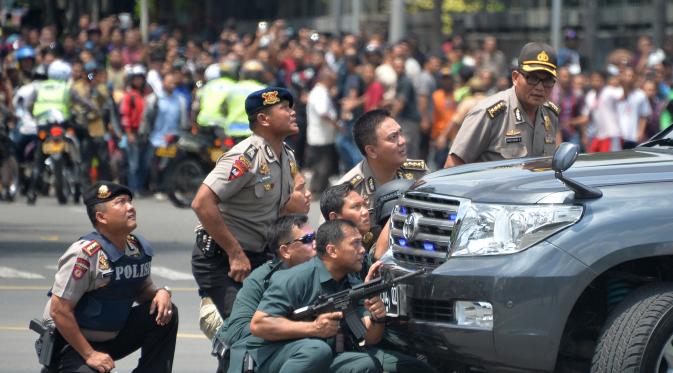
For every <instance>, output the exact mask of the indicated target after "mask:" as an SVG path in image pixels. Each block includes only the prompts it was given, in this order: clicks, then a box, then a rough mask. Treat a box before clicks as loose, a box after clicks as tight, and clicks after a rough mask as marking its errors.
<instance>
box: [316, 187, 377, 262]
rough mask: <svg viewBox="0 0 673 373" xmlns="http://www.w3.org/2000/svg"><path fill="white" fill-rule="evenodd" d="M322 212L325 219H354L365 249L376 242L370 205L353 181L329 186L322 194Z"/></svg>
mask: <svg viewBox="0 0 673 373" xmlns="http://www.w3.org/2000/svg"><path fill="white" fill-rule="evenodd" d="M320 212H321V214H322V217H323V218H324V219H325V221H327V220H335V219H345V220H350V221H352V222H353V223H354V224H355V225H356V226H357V228H358V231H359V232H360V234H361V235H362V244H363V246H364V247H365V250H369V248H370V247H371V245H372V244H373V243H374V240H373V238H374V234H373V233H372V232H370V229H371V225H370V218H369V206H368V205H367V204H366V203H365V200H364V198H362V196H361V195H360V194H359V193H358V192H356V191H355V189H354V187H353V185H352V184H351V183H342V184H337V185H333V186H331V187H329V188H327V190H325V192H323V193H322V194H321V195H320ZM365 274H366V272H365Z"/></svg>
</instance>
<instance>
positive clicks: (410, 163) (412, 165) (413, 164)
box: [402, 159, 427, 171]
mask: <svg viewBox="0 0 673 373" xmlns="http://www.w3.org/2000/svg"><path fill="white" fill-rule="evenodd" d="M402 168H404V169H406V170H417V171H425V170H426V169H427V167H426V165H425V161H424V160H422V159H407V160H406V161H405V162H404V164H403V165H402Z"/></svg>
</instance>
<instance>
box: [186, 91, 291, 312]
mask: <svg viewBox="0 0 673 373" xmlns="http://www.w3.org/2000/svg"><path fill="white" fill-rule="evenodd" d="M293 103H294V99H293V97H292V95H291V94H290V92H288V91H287V90H286V89H283V88H278V87H269V88H265V89H261V90H259V91H255V92H253V93H251V94H250V95H249V96H248V97H247V98H246V100H245V111H246V113H247V114H248V121H249V123H250V129H251V130H252V133H253V134H252V135H251V136H250V137H249V138H247V139H245V140H243V141H241V142H240V143H238V144H237V145H236V146H234V147H233V148H232V149H231V150H230V151H228V152H227V153H225V154H224V155H223V156H222V157H220V159H219V160H218V161H217V164H216V165H215V168H214V169H213V170H212V171H211V172H210V174H208V176H207V177H206V179H205V180H204V181H203V185H201V187H200V188H199V191H198V192H197V194H196V196H195V198H194V201H193V202H192V209H193V210H194V212H195V213H196V215H197V217H198V218H199V221H200V224H199V225H198V226H197V228H196V245H195V247H194V250H193V253H192V273H193V274H194V278H195V279H196V282H197V284H198V285H199V288H200V289H201V291H202V292H203V293H205V295H207V296H209V297H210V298H211V299H212V301H213V303H214V304H215V306H216V307H217V310H218V311H219V313H220V316H222V318H226V317H228V316H229V314H230V313H231V307H232V304H233V302H234V299H235V297H236V293H237V292H238V289H240V287H241V283H242V282H243V280H244V279H245V278H246V277H247V276H248V274H249V273H250V271H251V270H252V269H254V268H256V267H258V266H260V265H261V264H263V263H265V262H266V261H267V260H268V253H266V252H264V244H265V241H266V234H267V230H268V228H269V226H270V225H271V224H272V223H273V222H274V221H275V220H276V219H277V218H278V216H279V215H280V212H281V209H282V208H283V206H284V205H285V203H286V202H287V200H288V199H289V197H290V195H291V194H292V188H293V183H294V182H293V178H294V175H295V174H296V173H297V172H298V169H297V164H296V162H295V159H294V155H293V153H292V151H291V150H290V148H289V147H288V146H287V145H285V144H284V143H283V140H285V138H286V137H287V136H289V135H292V134H295V133H297V132H298V131H299V128H298V127H297V122H296V116H295V111H294V110H293V109H292V106H293Z"/></svg>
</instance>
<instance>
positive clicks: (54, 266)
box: [44, 264, 58, 271]
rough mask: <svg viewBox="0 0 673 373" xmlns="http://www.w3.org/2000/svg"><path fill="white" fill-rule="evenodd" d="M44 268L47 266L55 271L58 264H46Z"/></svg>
mask: <svg viewBox="0 0 673 373" xmlns="http://www.w3.org/2000/svg"><path fill="white" fill-rule="evenodd" d="M44 268H46V269H48V270H50V271H55V270H57V269H58V266H57V265H56V264H47V265H46V266H44Z"/></svg>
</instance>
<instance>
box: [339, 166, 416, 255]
mask: <svg viewBox="0 0 673 373" xmlns="http://www.w3.org/2000/svg"><path fill="white" fill-rule="evenodd" d="M427 173H428V168H427V166H426V165H425V161H423V160H420V159H407V161H406V162H404V164H403V165H402V167H400V168H398V169H397V171H396V172H395V175H396V177H397V178H398V179H407V180H418V179H420V178H421V177H423V176H425V175H426V174H427ZM342 183H350V184H351V185H352V186H353V189H354V190H355V191H356V192H358V193H359V194H360V195H361V196H362V198H363V199H364V200H365V203H366V204H367V206H369V211H370V212H371V211H372V209H373V208H374V202H376V201H374V193H375V192H376V188H377V186H378V183H377V182H376V178H375V177H374V173H373V172H372V169H371V168H370V167H369V163H368V162H367V159H363V160H362V161H361V162H360V163H358V164H356V165H355V167H353V168H352V169H351V170H350V171H348V172H347V173H346V174H345V175H344V176H342V177H341V179H339V181H338V182H337V184H342ZM369 219H370V223H371V226H372V227H374V226H375V225H376V222H375V221H373V220H372V219H373V214H371V213H370V214H369ZM376 236H377V235H376V234H372V235H367V234H365V235H364V236H363V237H362V243H363V245H364V246H365V248H367V249H368V248H369V247H370V246H371V245H372V244H373V243H374V242H375V241H376V238H377V237H376Z"/></svg>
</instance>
